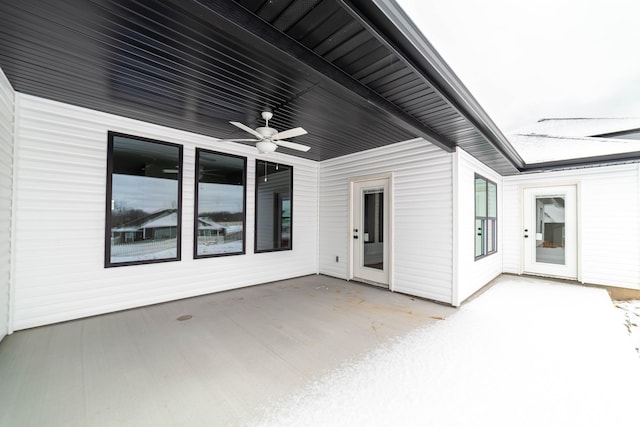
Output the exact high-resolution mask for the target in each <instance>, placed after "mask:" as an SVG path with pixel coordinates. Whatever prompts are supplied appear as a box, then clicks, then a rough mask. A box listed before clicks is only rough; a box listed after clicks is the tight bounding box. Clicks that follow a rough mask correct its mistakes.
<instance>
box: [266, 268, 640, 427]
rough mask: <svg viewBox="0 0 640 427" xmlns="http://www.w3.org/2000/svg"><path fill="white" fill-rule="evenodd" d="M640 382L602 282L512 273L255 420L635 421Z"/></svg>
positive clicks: (300, 422)
mask: <svg viewBox="0 0 640 427" xmlns="http://www.w3.org/2000/svg"><path fill="white" fill-rule="evenodd" d="M639 394H640V361H639V360H638V358H637V357H636V354H635V352H634V351H633V347H632V346H631V345H630V342H629V339H628V337H627V336H625V330H624V328H622V327H621V326H620V321H619V318H618V317H617V315H616V313H615V310H614V308H613V306H612V304H611V300H610V299H609V297H608V295H607V293H606V292H605V291H604V290H602V289H596V288H586V287H580V286H575V285H567V284H563V283H554V282H549V281H544V280H538V279H526V278H511V277H508V276H505V277H502V278H500V279H499V280H498V283H497V284H496V285H495V286H493V287H492V288H491V289H489V290H488V291H487V292H485V293H484V294H482V295H480V296H479V297H478V298H477V299H475V300H473V301H472V302H470V303H468V304H466V305H464V306H462V307H461V308H460V309H459V311H458V312H456V313H455V314H454V315H452V316H450V317H449V318H447V319H446V320H443V321H442V322H440V323H438V324H436V325H433V326H431V327H427V328H424V329H422V330H418V331H415V332H414V333H412V334H410V335H409V336H406V337H404V338H402V339H399V340H397V341H395V342H393V343H389V344H387V345H386V346H383V347H381V348H380V349H378V350H377V351H375V352H373V353H371V354H369V355H368V356H366V357H364V358H362V359H361V360H358V361H355V362H352V363H349V364H345V365H344V367H342V368H341V369H339V370H338V371H336V372H334V373H332V374H330V375H328V376H327V377H325V378H323V379H320V380H318V381H317V382H316V383H315V384H313V385H312V386H310V387H309V388H308V389H306V390H304V391H302V392H300V393H299V394H298V395H296V396H292V397H291V398H290V399H288V400H286V401H283V402H277V403H276V404H274V406H272V407H270V408H265V409H264V414H263V416H262V417H260V419H258V420H256V422H255V423H254V425H259V426H299V425H312V426H338V425H348V426H364V425H366V426H372V425H373V426H382V425H384V426H388V425H421V426H546V427H548V426H563V427H564V426H599V427H600V426H614V425H615V426H618V425H619V426H622V425H638V422H639V421H638V420H639V417H640V416H639V415H638V412H637V403H638V395H639Z"/></svg>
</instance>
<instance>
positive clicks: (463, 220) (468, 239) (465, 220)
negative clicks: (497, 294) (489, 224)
mask: <svg viewBox="0 0 640 427" xmlns="http://www.w3.org/2000/svg"><path fill="white" fill-rule="evenodd" d="M454 173H455V177H456V182H455V189H456V195H455V201H456V202H455V215H456V216H455V218H454V223H455V224H456V225H455V234H456V235H455V237H454V239H455V242H456V252H455V264H454V269H453V270H454V289H455V290H456V291H457V292H454V299H453V304H454V305H456V306H457V305H460V304H461V303H462V302H463V301H464V300H465V299H467V298H468V297H469V296H471V295H472V294H473V293H474V292H476V291H477V290H479V289H480V288H482V287H483V286H484V285H486V284H487V283H489V282H490V281H491V280H493V279H494V278H496V277H497V276H498V275H500V274H501V273H502V253H503V250H502V242H501V238H502V233H501V229H502V227H501V224H502V222H503V217H504V215H503V213H502V197H501V196H502V177H501V176H500V175H499V174H498V173H496V172H495V171H494V170H493V169H491V168H489V167H487V166H485V165H484V164H482V163H480V162H479V161H477V160H476V159H475V158H474V157H472V156H471V155H469V154H467V153H466V152H465V151H464V150H462V149H460V148H458V150H457V152H456V161H455V168H454ZM476 173H477V174H478V175H482V176H483V177H484V178H487V179H489V180H491V181H493V182H495V183H496V185H497V192H498V219H497V228H498V238H497V252H496V253H493V254H491V255H488V256H486V257H484V258H480V259H478V260H476V259H475V246H474V244H475V234H476V230H475V182H474V179H475V174H476Z"/></svg>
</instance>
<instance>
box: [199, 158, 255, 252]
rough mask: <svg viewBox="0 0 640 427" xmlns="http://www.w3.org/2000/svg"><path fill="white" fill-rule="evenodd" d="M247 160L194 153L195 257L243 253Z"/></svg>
mask: <svg viewBox="0 0 640 427" xmlns="http://www.w3.org/2000/svg"><path fill="white" fill-rule="evenodd" d="M246 166H247V159H246V158H244V157H239V156H233V155H230V154H222V153H216V152H213V151H207V150H202V149H198V150H196V171H197V174H196V191H195V196H196V207H197V209H195V221H194V223H195V229H194V235H195V236H197V238H196V239H195V241H194V246H195V247H194V257H195V258H205V257H212V256H221V255H236V254H243V253H245V249H244V244H245V234H244V230H245V199H246V197H245V194H246V188H245V187H246V186H245V182H246V169H247V167H246Z"/></svg>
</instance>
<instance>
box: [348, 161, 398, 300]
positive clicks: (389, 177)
mask: <svg viewBox="0 0 640 427" xmlns="http://www.w3.org/2000/svg"><path fill="white" fill-rule="evenodd" d="M376 180H387V184H388V185H387V193H388V195H386V196H385V199H386V200H387V203H388V205H387V206H388V209H387V230H386V231H387V239H386V249H387V251H388V253H387V263H386V264H387V266H386V269H387V274H388V286H389V290H391V291H393V290H394V281H393V248H394V244H393V235H394V233H393V206H394V203H393V173H384V174H379V175H366V176H359V177H352V178H349V212H348V216H349V221H348V229H347V254H348V257H349V259H348V262H347V266H348V272H347V280H353V279H357V277H355V276H354V268H353V263H354V253H353V240H354V239H353V229H354V223H353V216H354V204H353V198H354V185H355V184H356V183H365V182H367V181H376Z"/></svg>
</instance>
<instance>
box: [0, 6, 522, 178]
mask: <svg viewBox="0 0 640 427" xmlns="http://www.w3.org/2000/svg"><path fill="white" fill-rule="evenodd" d="M384 19H385V18H384V16H382V15H381V13H380V10H379V8H378V7H377V6H376V5H375V4H374V3H373V2H371V1H367V0H360V1H353V2H346V1H343V0H259V1H257V0H238V1H231V0H199V1H193V0H189V1H187V0H168V1H152V0H139V1H134V0H92V1H86V0H67V1H63V0H54V1H41V0H22V1H20V2H14V1H2V2H0V67H2V69H3V70H4V72H5V74H6V75H7V76H8V78H9V80H10V82H11V84H12V85H13V86H14V88H15V89H16V90H17V91H18V92H21V93H25V94H32V95H36V96H41V97H44V98H48V99H53V100H57V101H62V102H67V103H70V104H74V105H79V106H83V107H87V108H92V109H95V110H99V111H105V112H109V113H113V114H118V115H123V116H126V117H132V118H135V119H140V120H145V121H149V122H153V123H158V124H162V125H166V126H171V127H175V128H179V129H184V130H188V131H192V132H197V133H201V134H205V135H211V136H214V137H217V138H236V137H246V135H243V134H242V132H241V131H239V130H238V129H236V128H234V127H232V126H230V125H229V123H228V121H230V120H234V121H241V122H243V123H245V124H247V125H250V126H252V127H253V126H257V125H259V124H260V122H261V119H260V112H261V111H263V110H265V109H270V110H271V111H273V113H274V119H273V121H272V125H273V126H274V127H276V128H278V129H285V128H290V127H295V126H303V127H304V128H305V129H307V130H308V131H309V134H308V135H304V136H301V137H298V138H296V139H295V141H296V142H299V143H302V144H306V145H309V146H311V147H312V149H311V150H310V151H309V152H307V153H300V152H295V151H289V150H287V149H282V148H281V149H280V150H281V151H283V152H288V153H290V154H295V155H299V156H301V157H306V158H309V159H313V160H317V161H321V160H325V159H330V158H334V157H338V156H342V155H345V154H349V153H354V152H358V151H362V150H366V149H370V148H374V147H379V146H382V145H387V144H392V143H395V142H398V141H403V140H407V139H411V138H414V137H417V136H420V137H423V138H425V139H427V140H429V141H431V142H432V143H434V144H436V145H438V146H440V147H441V148H443V149H445V150H448V151H451V150H452V149H453V148H454V147H455V146H461V147H462V148H464V149H465V150H467V151H468V152H470V153H471V154H473V155H474V156H476V157H477V158H479V159H480V160H481V161H483V162H484V163H486V164H487V165H489V166H491V167H493V168H494V169H496V170H498V171H499V172H501V173H505V174H508V173H514V172H517V167H516V166H514V164H513V163H514V162H513V157H512V156H510V153H506V154H505V153H504V150H502V149H501V147H500V144H499V142H500V141H498V143H496V138H497V139H499V138H500V137H501V135H497V137H496V132H495V131H494V130H491V129H489V130H487V129H483V128H482V126H480V125H478V123H477V122H474V120H473V118H472V117H470V114H468V112H465V111H464V109H462V108H460V103H457V102H456V99H453V98H452V97H451V96H448V95H447V90H446V89H447V88H446V84H443V83H442V81H436V80H437V79H436V78H431V77H432V76H430V71H429V70H428V69H427V68H428V67H426V66H422V65H421V64H420V63H418V62H417V60H416V58H415V55H417V54H416V53H415V52H411V50H410V48H408V47H407V46H404V47H403V46H401V45H400V42H398V41H397V40H394V39H393V37H395V36H397V34H395V35H394V34H393V26H392V25H390V23H389V22H387V21H385V22H382V21H383V20H384ZM385 28H386V30H385ZM390 28H391V30H390ZM385 31H386V32H385ZM400 41H402V40H401V38H400ZM412 54H413V55H414V57H412ZM430 79H431V80H433V81H431V80H430ZM497 133H499V131H498V132H497ZM502 138H503V137H502ZM516 160H517V159H516ZM516 163H517V162H516Z"/></svg>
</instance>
